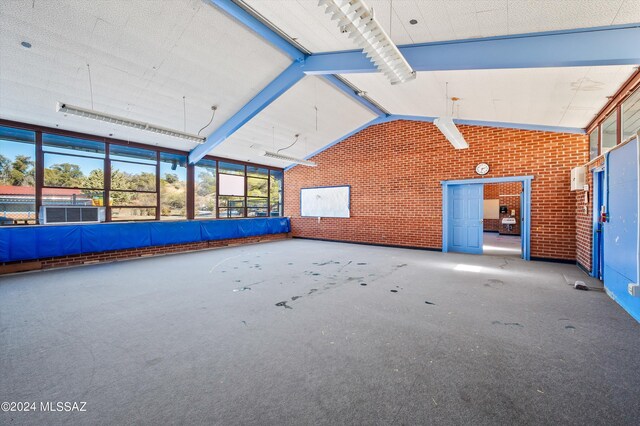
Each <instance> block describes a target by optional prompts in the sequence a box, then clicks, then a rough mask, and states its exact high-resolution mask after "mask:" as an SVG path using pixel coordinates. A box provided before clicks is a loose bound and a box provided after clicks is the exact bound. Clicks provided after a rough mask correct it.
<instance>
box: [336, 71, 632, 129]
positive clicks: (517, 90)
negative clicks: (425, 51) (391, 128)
mask: <svg viewBox="0 0 640 426" xmlns="http://www.w3.org/2000/svg"><path fill="white" fill-rule="evenodd" d="M634 70H635V67H634V66H630V65H627V66H600V67H567V68H535V69H500V70H471V71H469V70H465V71H434V72H420V73H418V76H417V77H416V79H415V80H413V81H410V82H408V83H404V84H401V85H397V86H392V85H390V84H389V82H388V80H387V79H386V78H385V76H384V75H381V74H378V73H370V74H346V75H343V77H344V78H345V79H347V80H348V81H350V82H351V83H353V84H355V85H356V86H357V87H360V88H363V89H364V88H366V91H367V95H368V96H369V97H370V98H372V99H374V100H375V101H376V102H378V103H379V104H381V105H384V106H385V108H387V109H388V110H389V111H391V112H392V113H393V114H399V115H421V116H427V117H439V116H441V115H447V114H448V115H451V114H452V102H447V101H446V99H447V96H446V94H447V91H448V95H449V98H451V97H457V98H460V100H459V101H457V102H456V103H455V107H454V108H453V117H455V118H459V119H464V120H478V121H499V122H508V123H522V124H533V125H544V126H560V127H574V128H582V127H584V126H585V125H586V124H587V123H589V122H590V121H591V120H592V119H593V117H594V116H595V114H597V113H598V111H599V110H600V108H601V107H602V106H603V105H604V103H605V102H606V101H607V96H608V95H610V94H613V93H615V92H616V91H617V90H618V88H619V87H620V86H621V85H622V83H623V82H624V81H625V80H626V79H627V78H629V76H630V75H631V74H632V73H633V72H634ZM447 83H448V84H447ZM447 87H448V89H447Z"/></svg>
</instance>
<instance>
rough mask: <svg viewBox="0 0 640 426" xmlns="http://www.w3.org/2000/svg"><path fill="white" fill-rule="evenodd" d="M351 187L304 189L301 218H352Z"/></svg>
mask: <svg viewBox="0 0 640 426" xmlns="http://www.w3.org/2000/svg"><path fill="white" fill-rule="evenodd" d="M350 193H351V187H349V186H331V187H324V188H302V189H301V190H300V216H311V217H350V216H351V215H350V212H349V198H350V195H351V194H350Z"/></svg>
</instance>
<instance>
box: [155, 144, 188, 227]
mask: <svg viewBox="0 0 640 426" xmlns="http://www.w3.org/2000/svg"><path fill="white" fill-rule="evenodd" d="M186 218H187V157H186V156H185V155H176V154H168V153H165V152H161V153H160V219H162V220H181V219H186Z"/></svg>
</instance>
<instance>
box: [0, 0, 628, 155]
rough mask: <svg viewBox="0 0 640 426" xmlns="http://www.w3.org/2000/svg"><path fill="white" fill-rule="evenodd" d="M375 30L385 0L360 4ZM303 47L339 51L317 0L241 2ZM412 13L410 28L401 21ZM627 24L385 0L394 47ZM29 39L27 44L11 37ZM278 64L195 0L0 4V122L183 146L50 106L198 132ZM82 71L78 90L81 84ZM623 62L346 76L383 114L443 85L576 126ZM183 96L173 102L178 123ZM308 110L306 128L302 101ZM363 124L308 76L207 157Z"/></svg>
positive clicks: (525, 8)
mask: <svg viewBox="0 0 640 426" xmlns="http://www.w3.org/2000/svg"><path fill="white" fill-rule="evenodd" d="M367 2H368V4H370V5H371V6H373V7H374V10H375V11H376V12H375V13H376V16H377V17H378V19H379V21H380V22H381V23H382V24H383V25H384V26H386V25H388V24H386V23H387V22H388V21H389V16H390V15H389V10H390V9H389V8H390V6H391V3H390V1H389V0H367ZM247 3H249V4H250V5H251V6H252V7H254V8H255V9H256V10H257V11H258V12H260V13H261V14H263V15H264V16H265V17H266V18H267V19H269V20H270V21H271V22H272V23H274V24H275V25H276V26H278V27H279V28H280V29H281V30H283V31H284V32H285V33H287V34H288V35H289V36H291V37H294V38H297V40H298V42H300V43H301V44H302V45H303V46H304V47H305V48H307V49H309V50H310V51H312V52H321V51H331V50H350V49H354V48H355V46H354V45H353V44H352V43H351V41H350V40H348V39H347V38H346V37H345V36H344V35H343V34H340V32H339V31H338V29H337V28H336V27H335V25H334V22H331V21H330V19H329V17H328V16H327V15H325V14H324V12H323V11H322V9H321V8H319V7H317V0H268V1H267V0H250V1H247ZM412 18H415V19H417V20H418V21H419V22H418V24H417V25H414V26H411V25H409V24H408V21H409V20H410V19H412ZM628 22H640V0H610V1H603V0H593V1H592V0H576V1H571V0H567V1H553V0H550V1H543V0H539V1H524V0H522V1H520V0H517V1H515V0H509V1H507V0H497V1H480V0H477V1H474V0H446V1H445V0H442V1H435V0H434V1H431V0H393V21H392V23H391V28H386V29H387V30H389V29H390V32H391V34H392V37H393V39H394V40H395V41H396V43H398V44H408V43H418V42H428V41H436V40H449V39H460V38H469V37H481V36H482V37H484V36H492V35H504V34H514V33H524V32H536V31H546V30H557V29H565V28H578V27H591V26H599V25H610V24H622V23H628ZM22 41H27V42H29V43H31V44H32V48H31V49H26V48H24V47H22V46H21V45H20V43H21V42H22ZM290 63H291V59H289V58H288V57H287V56H285V55H284V54H282V53H281V52H279V51H278V50H277V49H275V48H274V47H272V46H271V45H269V44H267V43H266V42H264V41H263V40H262V39H261V38H260V37H259V36H257V35H255V34H253V33H252V32H251V31H249V30H248V29H246V28H244V27H243V26H242V25H241V24H239V23H237V22H235V21H234V20H232V19H231V18H229V17H227V16H226V15H224V14H223V13H221V12H220V11H218V10H217V9H216V8H215V7H213V6H212V5H211V4H210V3H209V1H208V0H163V1H160V0H156V1H151V0H131V1H110V0H91V1H77V0H11V1H7V0H0V117H2V118H5V119H9V120H15V121H24V122H27V123H33V124H41V125H45V126H51V127H56V126H59V127H60V128H63V129H68V130H74V131H79V132H84V133H91V134H96V135H100V136H108V135H109V134H113V137H115V138H118V139H124V140H131V141H135V142H141V143H147V144H150V145H158V146H162V147H170V148H175V149H181V150H185V151H189V150H191V149H192V148H193V147H194V143H192V142H189V141H184V140H180V139H175V138H171V137H167V136H162V135H156V134H152V133H147V132H143V131H138V130H135V129H129V128H124V127H120V126H114V125H109V124H105V123H101V122H96V121H93V120H87V119H83V118H78V117H73V116H68V117H66V116H64V114H61V113H58V112H56V111H55V104H56V102H57V101H63V102H66V103H69V104H73V105H77V106H81V107H85V108H91V107H92V101H91V98H92V95H93V108H94V109H96V110H97V111H102V112H106V113H109V114H114V115H121V116H125V117H128V118H131V119H134V120H139V121H146V122H149V123H152V124H156V125H159V126H163V127H169V128H174V129H177V130H184V129H186V131H187V132H190V133H198V131H199V129H200V128H201V127H202V126H204V125H205V124H206V123H207V122H208V121H209V118H210V113H211V110H210V107H211V105H217V106H218V107H219V108H218V112H217V114H216V117H215V120H214V122H213V124H212V125H211V126H210V127H208V128H206V129H205V130H204V131H203V132H202V135H209V134H211V133H212V132H213V131H214V130H215V129H216V128H217V127H218V126H220V125H221V124H222V123H224V122H225V121H226V120H227V119H229V118H230V117H231V116H232V115H233V114H234V113H236V112H237V111H238V110H239V109H240V108H241V107H242V106H244V105H245V104H246V103H247V102H248V101H249V100H250V99H251V98H252V97H253V96H255V95H256V94H257V93H258V92H259V91H260V90H261V89H262V88H264V87H265V86H267V85H268V84H269V82H271V81H272V80H273V79H274V78H275V77H276V76H277V75H278V74H279V73H280V72H282V71H283V70H284V69H285V68H286V67H287V66H288V65H289V64H290ZM87 64H89V65H90V72H91V84H90V82H89V69H88V68H87ZM632 70H633V69H632V67H591V68H563V69H556V68H549V69H535V70H483V71H460V72H457V71H456V72H433V73H426V72H425V73H419V75H418V78H417V79H416V80H415V81H413V82H411V83H408V84H405V85H398V86H390V85H389V84H388V82H387V81H386V80H385V79H384V78H383V77H382V76H381V75H379V74H360V75H356V74H350V75H346V76H345V78H347V79H348V80H349V81H350V82H352V83H353V84H355V85H356V86H357V87H358V88H359V89H361V90H364V91H366V92H367V93H368V94H369V96H371V97H372V98H373V99H374V100H376V101H377V102H379V103H380V104H381V105H382V106H383V107H384V108H386V109H388V110H389V111H390V112H392V113H394V114H406V115H427V116H436V115H440V114H441V113H442V112H443V110H444V83H445V82H446V81H448V82H449V95H450V96H458V97H460V98H462V100H461V101H460V103H459V112H458V116H459V117H460V118H465V119H470V120H486V121H502V122H517V123H530V124H539V125H550V126H569V127H584V126H585V125H587V124H588V122H589V121H590V119H591V118H592V117H593V115H594V114H595V113H596V112H597V110H598V109H599V108H600V107H602V106H603V105H604V103H605V102H606V96H610V95H612V94H614V93H615V91H616V90H617V89H618V88H619V87H620V85H621V84H622V83H623V82H624V80H625V79H626V78H627V77H628V76H629V75H630V74H631V72H632ZM183 96H184V97H185V103H186V126H185V123H184V109H183ZM314 106H317V107H318V127H317V130H316V124H315V108H314ZM371 118H373V115H372V114H371V113H370V112H369V111H367V110H366V109H364V108H363V107H362V106H361V105H360V104H359V103H357V102H355V101H353V100H352V99H349V98H348V97H347V96H345V95H344V94H342V93H341V92H339V91H338V90H336V89H335V88H334V87H332V86H331V85H329V84H327V83H326V82H325V81H324V80H322V79H321V78H318V77H307V78H305V79H304V80H302V81H301V82H300V83H298V84H297V85H295V86H294V87H293V88H292V89H290V90H289V91H288V92H287V93H285V94H284V95H283V96H282V97H281V98H279V99H278V100H276V101H275V102H274V103H273V104H272V105H270V106H268V107H267V108H266V109H265V110H263V111H262V112H261V113H259V114H258V115H257V116H256V117H254V118H253V119H252V120H251V121H249V122H248V123H247V124H246V125H245V126H244V127H243V128H241V129H240V130H239V131H238V132H237V133H236V134H234V135H233V136H232V137H230V138H229V139H228V140H226V141H225V142H223V143H222V144H220V145H219V146H218V147H216V148H215V150H214V151H213V152H212V153H213V154H215V155H219V156H222V157H229V158H235V159H239V160H244V161H247V160H249V161H253V162H257V163H262V164H270V165H274V166H283V167H284V166H286V165H287V164H286V163H282V162H279V161H276V160H268V161H267V159H266V158H264V157H260V156H258V155H257V151H256V150H254V149H251V148H250V146H251V145H253V144H256V143H258V144H261V145H266V146H270V147H272V146H273V145H274V140H275V146H276V147H277V148H278V149H279V148H281V147H283V146H286V145H288V144H290V143H291V142H293V135H294V134H295V133H301V135H302V136H301V138H300V141H299V142H298V143H297V144H296V145H295V146H294V147H293V148H291V149H289V150H286V151H284V153H286V154H289V155H293V156H299V157H304V156H306V155H308V154H310V153H312V152H314V151H316V150H317V149H319V148H321V147H323V146H326V145H327V144H329V143H331V142H332V141H334V140H335V139H337V138H339V137H341V136H343V135H344V134H346V133H348V132H350V131H352V130H354V129H355V128H357V127H359V126H361V125H362V124H364V123H366V122H367V121H369V120H370V119H371Z"/></svg>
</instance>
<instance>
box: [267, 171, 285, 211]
mask: <svg viewBox="0 0 640 426" xmlns="http://www.w3.org/2000/svg"><path fill="white" fill-rule="evenodd" d="M283 184H284V173H283V172H282V171H279V170H271V172H270V178H269V205H270V206H271V216H283V215H284V212H283V211H282V199H283V197H282V190H283Z"/></svg>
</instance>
